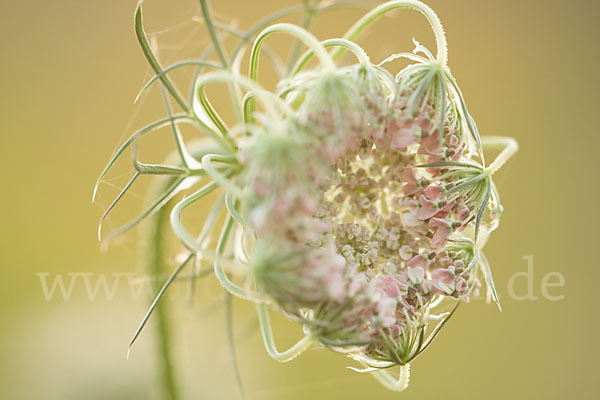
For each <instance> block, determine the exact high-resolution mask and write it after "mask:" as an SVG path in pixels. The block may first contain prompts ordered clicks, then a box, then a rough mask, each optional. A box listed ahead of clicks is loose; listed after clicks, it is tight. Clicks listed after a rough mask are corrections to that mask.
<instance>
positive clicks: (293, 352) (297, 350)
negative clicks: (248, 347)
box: [256, 303, 313, 362]
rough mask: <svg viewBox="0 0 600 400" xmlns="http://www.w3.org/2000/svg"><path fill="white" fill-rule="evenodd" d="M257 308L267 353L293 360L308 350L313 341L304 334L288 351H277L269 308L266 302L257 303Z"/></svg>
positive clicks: (284, 359)
mask: <svg viewBox="0 0 600 400" xmlns="http://www.w3.org/2000/svg"><path fill="white" fill-rule="evenodd" d="M256 308H257V312H258V321H259V323H260V330H261V332H262V336H263V341H264V343H265V348H266V349H267V353H269V355H270V356H271V358H272V359H274V360H275V361H279V362H286V361H290V360H293V359H294V358H296V357H298V356H299V355H300V354H302V353H303V352H304V351H305V350H307V349H308V348H309V347H310V346H311V344H312V343H313V339H312V337H310V336H304V337H303V338H302V339H300V340H299V341H298V342H297V343H296V344H295V345H293V346H292V347H290V348H289V349H287V350H286V351H284V352H282V353H280V352H279V351H277V348H276V346H275V340H274V339H273V332H272V331H271V320H270V318H269V310H267V306H266V304H264V303H258V304H257V305H256Z"/></svg>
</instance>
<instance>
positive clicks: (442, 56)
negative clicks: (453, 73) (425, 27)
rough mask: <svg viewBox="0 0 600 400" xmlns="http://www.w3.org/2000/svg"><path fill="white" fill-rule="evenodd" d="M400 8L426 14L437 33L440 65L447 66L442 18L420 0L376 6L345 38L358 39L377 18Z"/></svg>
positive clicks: (351, 28) (338, 53) (339, 53)
mask: <svg viewBox="0 0 600 400" xmlns="http://www.w3.org/2000/svg"><path fill="white" fill-rule="evenodd" d="M398 8H411V9H413V10H417V11H419V12H420V13H421V14H423V15H425V18H427V20H428V21H429V23H430V24H431V27H432V28H433V32H434V34H435V41H436V46H437V56H436V58H437V62H438V63H439V64H440V65H442V66H445V65H446V63H447V62H448V45H447V43H446V35H445V33H444V28H443V27H442V23H441V22H440V19H439V18H438V16H437V14H436V13H435V12H434V11H433V10H432V9H431V8H430V7H429V6H427V5H426V4H423V3H422V2H420V1H418V0H394V1H388V2H387V3H384V4H382V5H380V6H379V7H375V8H374V9H373V10H371V11H369V12H368V13H366V14H365V15H364V16H363V17H362V18H361V19H359V20H358V21H356V23H355V24H354V25H352V26H351V27H350V29H348V31H347V32H346V34H345V35H344V39H348V40H352V41H354V39H356V37H357V36H358V35H359V34H360V33H361V32H362V31H363V30H364V29H365V28H366V27H367V26H369V25H370V24H371V23H373V22H374V21H375V20H376V19H378V18H379V17H381V16H382V15H384V14H386V13H388V12H390V11H392V10H395V9H398ZM343 50H344V49H343V48H342V49H338V50H337V51H336V52H335V53H334V55H333V58H334V59H337V58H339V56H340V55H341V53H342V51H343Z"/></svg>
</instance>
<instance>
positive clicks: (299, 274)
mask: <svg viewBox="0 0 600 400" xmlns="http://www.w3.org/2000/svg"><path fill="white" fill-rule="evenodd" d="M313 3H315V4H313ZM305 5H307V7H306V12H307V13H308V14H307V18H306V19H305V21H306V23H305V27H308V22H310V20H311V19H312V18H313V17H316V16H317V15H318V14H319V12H320V11H319V10H323V9H320V8H318V1H315V2H309V1H307V2H305ZM201 6H202V7H201V8H202V11H203V13H204V21H205V23H206V26H207V29H208V33H209V36H210V37H211V39H212V41H213V43H212V44H211V46H209V48H208V49H207V50H206V52H205V53H204V54H203V55H202V57H201V58H200V60H199V61H184V62H180V63H175V64H173V65H172V66H170V67H168V68H167V69H164V70H163V69H162V67H161V64H160V63H159V62H158V58H157V57H156V55H155V54H154V53H153V52H152V50H151V48H150V46H149V41H148V38H147V36H146V34H145V32H144V30H143V27H142V24H141V9H140V8H138V11H137V12H136V33H137V36H138V39H139V40H140V45H141V46H142V49H143V51H144V54H145V56H146V57H147V58H148V61H149V63H150V65H151V66H152V68H153V69H154V71H155V73H156V75H155V77H153V78H152V79H151V80H150V81H149V82H148V84H147V85H146V86H144V89H143V90H144V91H145V90H146V89H147V88H149V87H150V85H151V84H152V83H153V82H159V83H160V85H161V90H162V91H163V94H164V95H165V97H164V100H165V106H166V110H167V117H166V118H164V119H162V120H159V121H157V122H155V123H153V124H150V125H148V126H147V127H145V128H142V129H141V130H139V131H137V132H136V133H135V134H134V135H133V136H132V137H131V138H130V139H129V140H128V141H127V142H125V144H124V145H123V146H122V147H121V148H119V150H118V151H117V153H116V155H115V156H114V157H113V158H112V159H111V160H110V162H109V164H108V166H107V167H106V169H105V170H104V171H103V172H102V174H101V176H100V179H99V183H100V182H101V181H102V179H103V178H105V176H106V175H107V173H109V171H110V170H111V168H112V166H113V164H114V163H115V161H116V160H117V159H118V158H119V157H121V156H122V155H123V154H124V153H125V150H127V149H128V148H129V147H131V149H132V151H133V155H134V162H133V165H134V169H135V173H134V175H133V177H132V178H131V180H130V181H129V183H128V184H127V185H126V186H125V188H124V189H123V190H122V191H121V192H120V193H119V194H118V195H117V197H116V199H115V200H114V201H113V202H112V203H111V205H110V206H109V207H108V209H107V211H106V213H105V214H104V215H103V216H102V220H104V219H105V218H106V217H107V216H108V215H109V213H110V212H111V210H113V209H114V208H115V207H116V206H117V205H118V203H119V201H120V200H121V199H122V198H123V197H124V196H125V195H126V193H127V192H128V190H129V189H130V187H131V186H132V185H133V183H134V182H135V181H137V180H138V179H142V177H143V176H145V175H152V176H157V175H163V176H167V177H169V181H168V184H166V185H163V187H162V190H161V191H159V193H157V194H155V196H157V197H156V199H155V201H154V202H153V203H152V204H151V206H150V207H149V208H148V209H147V210H146V211H144V213H142V214H141V215H140V216H138V217H137V218H135V219H133V220H132V221H131V222H129V223H128V224H126V225H124V226H123V227H121V228H119V229H118V230H117V231H116V234H118V233H122V232H124V231H126V230H128V229H129V228H131V227H133V226H135V225H136V224H137V223H138V222H140V221H141V220H143V219H144V218H146V217H149V216H150V215H151V214H153V213H154V212H157V211H158V210H161V212H167V213H170V226H171V228H172V230H173V233H174V234H175V236H176V237H177V238H178V239H179V240H180V242H181V245H182V247H184V248H185V249H186V250H187V252H188V254H189V255H188V256H187V258H186V261H185V262H184V263H183V264H181V265H180V266H179V267H178V268H177V269H176V270H175V271H174V272H173V274H172V275H171V277H170V278H169V279H168V280H167V281H166V282H165V285H164V286H163V287H162V288H161V291H160V292H159V295H158V297H157V299H156V300H155V302H154V303H153V305H152V307H151V309H150V312H149V313H148V315H147V316H146V318H145V319H144V321H143V323H142V325H141V326H140V329H139V330H138V332H137V333H136V337H137V335H138V334H139V332H140V331H141V329H142V328H143V327H144V325H145V323H146V321H147V319H148V317H149V316H150V313H151V312H152V310H154V308H155V307H156V304H157V302H158V299H160V297H161V296H162V295H163V294H164V292H165V291H166V290H167V288H168V286H169V285H170V284H171V283H172V282H173V281H174V280H175V278H176V277H177V274H179V272H180V271H181V270H183V269H184V267H185V266H186V265H187V264H188V262H189V261H190V260H192V259H193V260H194V263H197V262H201V261H208V262H210V264H211V266H212V269H211V270H212V272H214V274H215V277H216V278H217V279H218V280H219V282H220V283H221V284H222V286H223V289H224V290H226V291H227V296H228V297H227V299H229V298H230V297H229V296H230V295H233V296H237V297H239V298H241V299H243V300H245V301H251V302H255V303H256V305H257V313H258V319H259V322H260V326H261V330H262V334H263V339H264V343H265V346H266V348H267V352H268V354H269V355H270V356H271V357H272V358H274V359H276V360H277V361H288V360H291V359H293V358H295V357H296V356H298V355H299V354H301V353H302V352H303V351H304V350H306V349H308V348H309V347H310V346H311V345H313V344H320V345H322V346H324V347H327V348H329V349H331V350H333V351H336V352H339V353H341V354H344V355H346V356H349V357H350V358H351V359H353V360H355V361H357V362H358V363H360V364H361V365H362V366H363V367H365V368H363V369H357V368H352V369H354V370H356V371H358V372H366V373H370V374H372V375H373V376H374V377H375V379H377V380H378V381H379V382H380V383H381V384H382V385H384V386H385V387H387V388H388V389H390V390H394V391H402V390H405V389H406V387H407V386H408V381H409V364H410V363H411V362H412V361H413V360H414V359H415V358H416V357H418V356H419V355H420V354H422V352H423V351H424V350H426V349H427V348H428V347H429V345H430V344H431V343H432V341H433V340H434V338H435V337H436V336H437V335H438V334H439V333H440V331H441V329H442V327H443V326H444V325H445V324H446V323H447V322H448V320H449V319H450V317H451V316H452V315H453V313H454V312H455V310H456V309H457V307H458V305H459V304H461V303H462V302H468V301H469V298H470V297H472V296H474V295H477V294H478V291H479V288H480V286H481V285H482V284H481V282H482V281H484V282H485V284H486V285H487V290H488V295H489V298H491V299H493V300H494V301H495V302H496V303H498V296H497V293H496V290H495V288H494V283H493V279H492V274H491V268H490V266H489V263H488V260H487V258H486V257H485V255H484V254H483V246H484V244H485V243H486V241H487V240H488V238H489V236H490V234H491V232H492V231H493V230H494V229H496V228H497V226H498V224H499V220H500V214H501V212H502V206H501V205H500V198H499V194H498V190H497V188H496V185H495V184H494V182H493V179H492V177H493V175H494V174H495V173H496V172H497V171H498V169H499V168H500V167H502V165H503V164H504V163H505V162H506V161H507V160H508V159H509V158H510V157H511V156H512V155H514V154H515V152H516V151H517V149H518V145H517V142H516V141H515V140H514V139H512V138H505V137H480V136H479V133H478V131H477V127H476V125H475V123H474V120H473V118H472V117H471V116H470V114H469V113H468V110H467V107H466V101H465V99H464V97H463V95H462V93H461V91H460V89H459V87H458V85H457V83H456V80H455V78H454V77H453V76H452V74H451V73H450V70H449V68H448V66H447V65H446V64H447V46H446V37H445V35H444V32H443V29H442V25H441V23H440V21H439V19H438V17H437V15H436V14H435V13H434V12H433V10H431V9H430V8H429V7H428V6H426V5H425V4H423V3H421V2H420V1H415V0H407V1H390V2H388V3H385V4H382V5H380V6H378V7H376V8H374V9H373V10H371V11H369V12H367V13H366V15H365V16H364V17H363V18H361V19H359V20H358V21H357V22H356V23H355V24H354V25H353V26H352V27H350V28H349V29H348V31H347V32H346V34H345V35H343V37H341V38H328V39H326V40H323V41H321V40H319V39H317V38H315V37H314V36H313V35H312V34H311V33H309V31H308V30H307V29H305V28H302V27H299V26H296V25H293V24H289V23H276V20H277V18H276V17H277V16H285V15H287V14H289V13H291V12H295V11H297V9H289V10H285V11H283V12H281V13H280V14H277V15H276V16H275V17H269V18H267V19H265V21H266V22H265V23H262V22H261V23H259V24H258V25H257V26H255V27H253V28H251V30H250V31H249V32H240V31H238V30H237V29H233V28H227V26H225V25H223V24H222V23H220V22H218V21H215V20H214V19H213V18H212V17H211V16H210V13H209V8H208V4H207V3H206V1H204V0H202V1H201ZM340 8H341V7H340ZM402 8H405V9H413V10H417V11H419V12H421V13H422V14H424V15H425V16H426V18H427V20H428V21H429V22H430V24H431V26H432V28H433V31H434V34H435V36H436V43H437V54H436V56H435V57H434V56H433V53H431V52H430V51H429V50H428V49H426V48H425V47H424V46H422V45H420V44H419V43H418V42H416V41H415V49H414V51H413V52H412V53H409V52H404V53H402V52H398V53H395V54H392V55H390V56H389V57H388V58H386V59H385V60H384V61H382V62H381V63H379V64H373V63H372V62H371V61H370V58H369V56H368V55H367V52H366V51H365V50H363V49H362V48H361V47H360V46H359V45H358V44H357V43H355V40H356V39H357V38H358V36H359V34H360V33H361V32H362V31H363V30H364V29H365V28H366V27H367V26H369V25H370V24H372V23H373V22H375V21H376V20H377V19H378V18H379V17H380V16H382V15H384V14H386V13H388V12H390V11H392V10H395V9H402ZM333 9H334V8H332V7H329V8H328V10H333ZM268 24H272V25H269V26H267V25H268ZM218 30H221V31H225V32H230V33H232V34H233V36H234V37H237V38H239V42H238V44H237V45H236V46H235V47H234V48H233V51H232V56H231V58H228V55H227V49H226V48H225V47H224V46H223V45H222V43H221V42H220V41H219V35H218V32H217V31H218ZM275 33H285V34H288V35H291V36H292V38H294V39H295V40H297V41H298V45H297V47H296V48H294V49H293V51H292V53H291V57H290V59H289V60H288V62H287V65H288V70H287V71H284V72H285V73H282V76H284V77H283V78H282V79H281V81H280V82H279V84H278V85H277V89H276V91H275V92H271V91H269V90H267V89H266V88H264V87H262V86H261V84H260V83H259V75H258V68H259V64H260V63H259V61H260V57H259V56H260V55H261V53H263V52H264V49H265V47H264V46H263V44H264V42H265V40H266V39H267V38H268V37H269V36H270V35H272V34H275ZM253 38H254V42H253V44H252V46H251V47H250V65H249V68H248V72H247V76H245V75H243V73H242V72H241V71H242V68H241V58H242V55H243V51H244V49H245V48H246V47H248V46H247V45H248V44H249V42H250V41H251V40H252V39H253ZM301 46H304V47H306V48H305V49H304V50H303V51H301ZM331 48H333V49H334V50H330V49H331ZM213 51H214V52H216V55H217V60H216V61H214V60H212V61H211V60H210V55H211V54H212V53H213ZM343 51H350V52H351V53H353V54H354V55H355V56H356V60H357V61H358V62H356V61H355V63H354V64H352V63H351V64H341V63H340V62H339V61H338V62H337V63H336V61H337V60H338V59H339V56H340V55H341V53H342V52H343ZM313 56H314V57H316V60H313V61H318V63H311V62H310V61H311V58H312V57H313ZM270 58H271V59H272V60H273V59H274V60H277V59H278V57H277V56H274V55H272V54H271V57H270ZM398 58H403V59H405V60H406V61H408V62H409V65H408V66H406V67H405V68H404V69H403V70H401V71H400V72H399V73H398V74H397V75H396V76H395V77H394V76H393V75H392V74H390V72H389V71H387V70H386V69H385V67H386V64H387V63H388V62H390V61H393V60H395V59H398ZM276 64H277V65H278V68H279V69H281V68H282V66H283V63H282V62H280V61H276ZM186 65H191V66H196V67H197V68H198V71H197V73H196V74H194V77H193V81H192V88H193V95H192V98H191V99H190V101H189V104H188V102H186V101H185V100H184V99H183V97H181V95H180V94H179V93H180V92H179V90H178V89H177V87H176V86H175V85H174V83H173V82H172V81H171V79H170V78H169V73H170V72H171V71H173V70H175V69H177V68H179V67H180V66H186ZM204 67H210V68H211V69H212V70H216V71H211V72H207V73H204V74H203V73H201V69H200V68H204ZM219 83H220V84H225V85H228V86H229V88H230V89H231V90H230V94H231V102H232V105H233V107H232V108H233V109H235V110H237V111H238V113H237V118H238V120H237V121H227V120H226V119H225V118H223V117H222V116H221V115H220V114H219V112H218V111H217V110H216V109H215V107H213V105H212V103H211V101H210V99H209V96H208V92H207V91H206V87H207V86H208V85H211V84H219ZM169 96H170V97H169ZM170 98H172V99H173V100H174V101H175V102H176V103H177V104H178V105H179V107H180V108H181V109H182V110H183V112H182V113H174V112H173V110H172V109H171V105H170V101H171V99H170ZM256 100H258V101H256ZM255 101H256V103H257V106H258V105H260V109H259V110H256V107H255ZM184 122H185V123H189V124H191V125H193V126H196V127H197V128H198V130H199V132H200V133H201V134H202V135H204V136H206V139H205V140H207V141H210V142H211V145H210V146H208V145H204V146H202V147H200V148H198V147H193V148H192V146H191V145H190V143H189V142H186V141H185V140H184V139H183V137H182V135H181V133H180V132H179V124H181V123H184ZM161 127H170V128H171V130H172V131H173V138H174V143H175V151H174V152H173V155H172V157H171V158H170V159H169V160H168V161H167V162H165V163H164V164H160V165H155V164H146V163H143V162H141V161H140V160H138V158H137V146H138V142H137V141H138V138H139V137H141V136H143V135H146V134H149V133H151V132H152V131H153V130H155V129H158V128H161ZM488 148H491V149H495V150H500V152H499V155H498V156H497V158H496V159H495V160H494V161H493V162H492V163H491V164H489V165H488V164H486V163H485V161H484V158H483V152H484V150H486V149H488ZM199 182H202V184H203V186H202V187H200V188H196V186H197V185H198V184H199ZM192 188H194V189H195V190H194V191H191V192H190V193H188V194H187V196H185V197H183V198H177V197H176V194H177V193H179V192H181V191H184V190H185V191H187V190H189V189H192ZM213 192H217V193H219V196H214V197H215V198H216V199H217V200H215V203H214V205H213V206H212V210H213V211H211V213H210V215H209V218H207V220H206V225H205V226H204V227H203V228H202V229H200V227H194V228H196V229H191V224H190V223H186V224H184V219H185V218H184V217H185V213H184V210H185V209H186V208H187V207H190V206H191V205H193V204H195V203H197V202H199V201H202V202H207V201H208V200H207V199H209V198H210V199H212V197H211V196H209V195H210V194H211V193H213ZM223 214H224V215H225V218H224V219H223V221H224V222H222V224H219V222H218V221H221V219H220V218H219V217H220V216H222V215H223ZM188 226H189V228H190V229H188ZM192 231H201V234H200V235H199V236H195V235H193V234H192V233H191V232H192ZM218 232H220V233H218ZM109 235H110V236H111V237H113V236H114V235H115V233H114V232H113V233H111V234H109ZM213 235H215V236H218V240H217V241H216V243H213V242H211V241H210V238H211V237H212V236H213ZM203 275H204V274H203ZM227 304H228V306H227V310H228V311H227V312H230V308H231V303H230V300H227ZM498 306H499V304H498ZM270 311H271V312H278V311H279V312H282V313H283V314H284V315H285V316H287V317H288V318H290V319H292V320H293V321H295V322H297V323H298V324H299V325H300V326H301V327H302V332H303V337H302V338H301V339H300V340H299V342H298V343H297V344H296V345H294V346H292V347H291V348H290V349H288V350H286V351H283V352H280V351H279V350H277V348H276V345H275V342H276V340H275V337H274V335H273V332H272V329H271V325H270V318H269V312H270ZM228 318H229V317H228ZM228 321H229V319H228ZM228 326H229V328H228V329H230V325H228ZM228 337H230V338H231V337H232V335H231V332H230V333H229V334H228ZM230 342H231V343H233V341H232V340H230ZM231 354H235V352H233V351H232V353H231ZM393 367H398V368H399V370H400V372H399V374H398V377H394V376H393V375H392V374H391V372H390V371H391V370H392V368H393ZM236 376H237V374H236Z"/></svg>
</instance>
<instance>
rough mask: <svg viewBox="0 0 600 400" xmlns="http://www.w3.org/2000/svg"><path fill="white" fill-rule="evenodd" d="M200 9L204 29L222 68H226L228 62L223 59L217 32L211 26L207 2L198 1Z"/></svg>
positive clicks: (225, 58)
mask: <svg viewBox="0 0 600 400" xmlns="http://www.w3.org/2000/svg"><path fill="white" fill-rule="evenodd" d="M200 7H201V8H202V16H203V17H204V23H205V24H206V29H207V30H208V34H209V35H210V38H211V40H212V43H213V46H214V47H215V50H216V51H217V54H218V55H219V58H220V59H221V62H222V63H223V66H225V68H227V67H228V66H229V62H228V61H227V57H225V53H224V52H223V47H222V46H221V42H220V41H219V38H218V37H217V31H216V30H215V25H214V24H213V20H212V14H211V12H210V8H209V7H208V1H207V0H200Z"/></svg>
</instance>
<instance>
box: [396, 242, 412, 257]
mask: <svg viewBox="0 0 600 400" xmlns="http://www.w3.org/2000/svg"><path fill="white" fill-rule="evenodd" d="M398 253H399V254H400V258H401V259H403V260H404V261H407V260H409V259H410V258H411V257H412V255H413V254H414V252H413V249H412V247H410V246H409V245H407V244H405V245H404V246H402V247H400V249H399V250H398Z"/></svg>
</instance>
